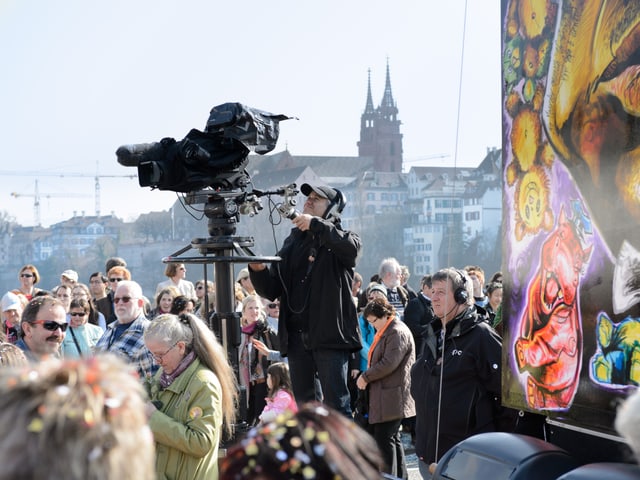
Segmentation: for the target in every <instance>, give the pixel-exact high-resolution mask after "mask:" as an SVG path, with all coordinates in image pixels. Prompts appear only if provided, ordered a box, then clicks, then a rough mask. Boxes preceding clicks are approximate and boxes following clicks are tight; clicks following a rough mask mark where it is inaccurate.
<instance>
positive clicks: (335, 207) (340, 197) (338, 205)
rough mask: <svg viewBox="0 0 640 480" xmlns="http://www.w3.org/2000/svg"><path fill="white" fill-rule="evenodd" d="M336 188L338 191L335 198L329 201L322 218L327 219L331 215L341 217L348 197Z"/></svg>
mask: <svg viewBox="0 0 640 480" xmlns="http://www.w3.org/2000/svg"><path fill="white" fill-rule="evenodd" d="M334 190H335V191H336V194H335V196H334V197H333V200H330V201H329V206H328V207H327V210H326V211H325V212H324V215H323V216H322V218H325V219H327V218H330V217H339V216H340V214H341V213H342V210H344V207H345V205H346V204H347V199H346V198H345V197H344V194H343V193H342V192H341V191H340V190H338V189H337V188H334Z"/></svg>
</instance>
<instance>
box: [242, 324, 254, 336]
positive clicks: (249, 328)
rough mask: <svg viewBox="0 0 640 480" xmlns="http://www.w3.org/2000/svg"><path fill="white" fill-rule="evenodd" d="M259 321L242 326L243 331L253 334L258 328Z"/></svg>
mask: <svg viewBox="0 0 640 480" xmlns="http://www.w3.org/2000/svg"><path fill="white" fill-rule="evenodd" d="M257 324H258V322H253V323H252V324H251V325H245V326H244V327H242V333H246V334H247V335H253V332H254V331H255V330H256V325H257Z"/></svg>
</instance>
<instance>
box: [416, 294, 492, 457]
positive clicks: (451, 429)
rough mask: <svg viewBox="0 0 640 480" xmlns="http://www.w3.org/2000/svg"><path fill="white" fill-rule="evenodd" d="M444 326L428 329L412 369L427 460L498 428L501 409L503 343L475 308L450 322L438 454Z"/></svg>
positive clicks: (420, 442)
mask: <svg viewBox="0 0 640 480" xmlns="http://www.w3.org/2000/svg"><path fill="white" fill-rule="evenodd" d="M441 333H442V326H441V323H440V321H439V320H436V321H435V322H434V323H432V324H430V325H429V326H428V327H427V334H426V337H425V339H424V342H425V345H424V347H423V349H422V354H421V356H420V358H418V360H417V361H416V363H415V364H414V366H413V368H412V369H411V394H412V395H413V398H414V399H415V402H416V454H417V455H418V457H420V458H421V459H423V460H424V461H425V462H426V463H431V462H434V461H436V460H437V459H440V458H441V457H442V455H444V454H445V453H446V452H447V450H449V449H450V448H451V447H453V446H454V445H455V444H457V443H458V442H460V441H462V440H464V439H465V438H468V437H470V436H472V435H475V434H477V433H482V432H491V431H495V430H496V423H495V421H496V416H497V415H499V411H500V395H501V361H502V343H501V340H500V337H499V336H498V334H497V333H496V332H495V330H493V329H492V328H491V327H490V326H489V325H488V324H487V322H486V320H485V318H484V315H482V314H479V313H478V312H477V310H476V308H475V307H474V306H471V307H469V308H468V309H467V310H465V311H464V312H463V313H461V314H460V315H458V316H457V317H456V318H455V319H453V320H451V321H450V322H449V323H448V324H447V328H446V334H445V339H444V367H443V369H442V372H443V381H442V402H441V412H440V430H439V431H440V436H439V441H438V452H437V455H436V431H437V425H438V398H439V394H438V392H439V389H440V374H441V362H440V361H439V360H438V357H439V355H438V352H439V350H440V348H439V342H441Z"/></svg>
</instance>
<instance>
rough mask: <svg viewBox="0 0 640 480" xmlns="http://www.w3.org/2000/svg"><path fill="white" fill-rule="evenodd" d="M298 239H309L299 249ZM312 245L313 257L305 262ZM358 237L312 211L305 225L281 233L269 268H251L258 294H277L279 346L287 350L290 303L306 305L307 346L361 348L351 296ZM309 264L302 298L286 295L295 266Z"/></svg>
mask: <svg viewBox="0 0 640 480" xmlns="http://www.w3.org/2000/svg"><path fill="white" fill-rule="evenodd" d="M300 245H309V247H310V248H309V250H306V249H304V251H301V249H300ZM311 249H313V254H314V255H313V257H314V260H313V262H309V261H308V258H309V257H311V253H310V252H311ZM360 249H361V243H360V237H358V235H356V234H355V233H353V232H348V231H344V230H342V229H341V228H340V227H339V225H336V224H334V223H332V222H330V221H328V220H324V219H321V218H318V217H314V218H313V219H312V220H311V224H310V227H309V230H308V231H306V232H302V231H301V230H299V229H297V228H294V229H293V230H292V231H291V234H290V235H289V236H288V237H287V238H286V239H285V241H284V243H283V246H282V249H281V250H280V251H279V252H278V256H279V257H281V258H282V261H280V262H274V263H272V264H271V266H270V267H269V268H268V269H265V270H261V271H258V272H255V271H253V270H251V269H249V272H250V276H251V282H252V283H253V286H254V287H255V289H256V291H257V292H258V294H259V295H260V296H262V297H265V298H268V299H271V300H273V299H275V298H278V297H279V298H280V318H279V321H278V340H279V342H280V352H281V353H282V355H286V354H287V351H288V338H289V331H288V329H289V324H290V321H289V320H290V318H291V316H292V308H293V309H304V310H305V311H308V325H307V326H306V327H305V328H306V329H307V330H308V331H307V332H305V337H306V338H307V342H308V347H309V348H310V349H311V350H314V349H318V348H327V349H340V350H348V351H351V352H355V351H358V350H360V348H361V344H360V332H359V327H358V317H357V315H356V306H355V304H354V302H353V299H352V298H351V283H352V282H353V274H354V268H355V265H356V258H357V256H358V254H359V252H360ZM300 268H303V269H305V270H307V279H306V284H307V285H308V286H307V287H306V288H305V290H304V294H303V297H304V298H290V292H291V291H292V290H293V285H292V282H293V278H294V277H295V276H296V275H295V273H296V269H300Z"/></svg>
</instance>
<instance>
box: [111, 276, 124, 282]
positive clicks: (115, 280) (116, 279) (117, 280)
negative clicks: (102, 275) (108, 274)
mask: <svg viewBox="0 0 640 480" xmlns="http://www.w3.org/2000/svg"><path fill="white" fill-rule="evenodd" d="M123 280H124V278H115V277H114V278H110V279H109V281H110V282H112V283H113V282H121V281H123Z"/></svg>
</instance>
